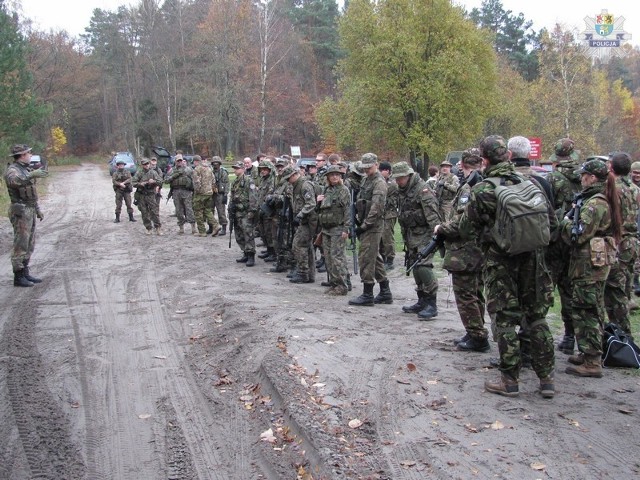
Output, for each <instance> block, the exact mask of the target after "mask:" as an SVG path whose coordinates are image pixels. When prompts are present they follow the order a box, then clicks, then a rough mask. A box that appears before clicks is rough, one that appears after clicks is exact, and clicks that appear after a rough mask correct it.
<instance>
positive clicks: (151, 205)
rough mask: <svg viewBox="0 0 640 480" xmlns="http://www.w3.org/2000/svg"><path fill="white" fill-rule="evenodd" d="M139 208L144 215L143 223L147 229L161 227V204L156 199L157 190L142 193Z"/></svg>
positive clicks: (139, 198)
mask: <svg viewBox="0 0 640 480" xmlns="http://www.w3.org/2000/svg"><path fill="white" fill-rule="evenodd" d="M138 210H140V215H141V216H142V223H143V224H144V227H145V228H146V229H147V230H151V229H153V228H160V227H161V226H162V223H161V222H160V206H159V205H158V202H157V200H156V195H155V192H151V193H147V194H141V195H140V196H139V197H138Z"/></svg>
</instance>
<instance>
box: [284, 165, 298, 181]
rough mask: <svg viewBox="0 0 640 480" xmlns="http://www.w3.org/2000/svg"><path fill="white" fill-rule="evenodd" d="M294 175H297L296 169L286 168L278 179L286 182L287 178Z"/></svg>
mask: <svg viewBox="0 0 640 480" xmlns="http://www.w3.org/2000/svg"><path fill="white" fill-rule="evenodd" d="M296 173H298V170H297V169H295V168H293V167H287V168H285V169H284V170H283V171H282V173H281V174H280V178H282V179H284V180H287V179H288V178H289V177H291V176H292V175H295V174H296Z"/></svg>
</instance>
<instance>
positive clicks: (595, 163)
mask: <svg viewBox="0 0 640 480" xmlns="http://www.w3.org/2000/svg"><path fill="white" fill-rule="evenodd" d="M576 173H579V174H583V173H588V174H590V175H595V176H596V177H598V178H599V179H600V180H606V178H607V176H608V175H609V169H608V168H607V164H606V163H604V162H603V161H602V160H589V161H588V162H585V163H583V164H582V166H581V167H580V168H579V169H578V170H577V172H576Z"/></svg>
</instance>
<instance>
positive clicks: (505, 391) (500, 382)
mask: <svg viewBox="0 0 640 480" xmlns="http://www.w3.org/2000/svg"><path fill="white" fill-rule="evenodd" d="M484 389H485V390H486V391H487V392H491V393H497V394H498V395H503V396H505V397H517V396H518V394H519V393H520V392H519V388H518V381H517V380H516V379H515V378H513V377H512V376H511V375H509V374H508V373H504V372H502V373H501V374H500V378H498V379H497V380H496V381H494V382H491V381H489V380H487V381H486V382H484Z"/></svg>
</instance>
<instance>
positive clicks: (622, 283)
mask: <svg viewBox="0 0 640 480" xmlns="http://www.w3.org/2000/svg"><path fill="white" fill-rule="evenodd" d="M609 170H610V171H611V172H612V173H613V175H614V177H615V179H616V191H617V192H618V198H619V201H620V208H621V215H622V239H621V240H620V243H619V244H618V261H617V262H616V263H614V264H612V265H611V271H610V272H609V276H608V277H607V282H606V284H605V288H604V305H605V308H606V310H607V316H608V317H609V322H611V323H616V324H618V325H619V326H620V328H622V330H624V331H625V332H626V333H627V334H629V335H630V336H631V323H630V322H629V310H628V304H629V299H630V297H631V282H632V278H633V265H634V263H635V261H636V259H637V258H638V238H637V233H638V230H637V224H636V221H637V216H638V196H639V195H640V189H639V188H638V187H636V186H635V185H634V184H633V182H631V180H630V179H629V177H628V175H629V172H630V171H631V157H630V156H629V154H628V153H625V152H618V153H615V154H614V155H613V156H612V157H611V161H610V164H609Z"/></svg>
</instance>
